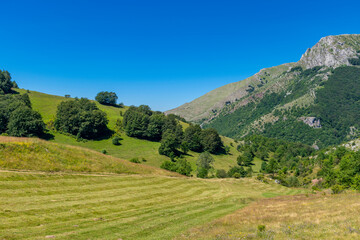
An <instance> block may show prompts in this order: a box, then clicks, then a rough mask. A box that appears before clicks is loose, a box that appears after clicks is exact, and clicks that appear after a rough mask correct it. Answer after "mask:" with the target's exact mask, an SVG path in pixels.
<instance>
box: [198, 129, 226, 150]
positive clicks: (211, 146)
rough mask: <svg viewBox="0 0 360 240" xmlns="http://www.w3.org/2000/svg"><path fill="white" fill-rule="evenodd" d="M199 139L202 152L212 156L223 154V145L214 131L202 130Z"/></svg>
mask: <svg viewBox="0 0 360 240" xmlns="http://www.w3.org/2000/svg"><path fill="white" fill-rule="evenodd" d="M200 139H201V144H202V146H203V148H204V151H207V152H210V153H214V154H216V153H221V152H223V147H224V144H223V142H222V141H221V138H220V136H219V134H218V132H217V131H216V130H215V129H213V128H209V129H205V130H203V131H202V132H201V135H200Z"/></svg>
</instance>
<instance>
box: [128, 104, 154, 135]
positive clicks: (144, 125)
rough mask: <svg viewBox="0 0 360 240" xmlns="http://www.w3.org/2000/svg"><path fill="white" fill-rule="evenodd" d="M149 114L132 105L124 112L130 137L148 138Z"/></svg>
mask: <svg viewBox="0 0 360 240" xmlns="http://www.w3.org/2000/svg"><path fill="white" fill-rule="evenodd" d="M149 120H150V119H149V115H147V114H145V113H143V112H141V111H139V109H138V108H136V107H130V108H129V109H128V110H127V111H126V112H125V114H124V118H123V125H124V130H125V133H126V135H128V136H129V137H137V138H146V137H147V136H148V134H147V131H148V125H149Z"/></svg>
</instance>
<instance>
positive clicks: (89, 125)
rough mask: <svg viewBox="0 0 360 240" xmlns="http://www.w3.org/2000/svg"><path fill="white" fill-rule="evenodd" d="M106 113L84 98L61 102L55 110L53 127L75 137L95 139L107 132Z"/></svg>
mask: <svg viewBox="0 0 360 240" xmlns="http://www.w3.org/2000/svg"><path fill="white" fill-rule="evenodd" d="M107 123H108V120H107V118H106V114H105V113H104V112H103V111H101V110H99V109H98V108H97V107H96V104H95V103H94V102H91V101H90V100H88V99H86V98H81V99H74V100H70V101H64V102H61V103H60V104H59V105H58V109H57V112H56V120H55V123H54V125H55V128H56V130H58V131H61V132H65V133H69V134H71V135H74V136H76V137H77V138H85V139H95V138H98V137H101V136H103V135H104V134H106V133H107V132H108V128H107Z"/></svg>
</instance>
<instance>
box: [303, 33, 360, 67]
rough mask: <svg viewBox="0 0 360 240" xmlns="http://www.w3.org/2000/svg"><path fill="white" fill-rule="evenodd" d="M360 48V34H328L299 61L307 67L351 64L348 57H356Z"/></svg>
mask: <svg viewBox="0 0 360 240" xmlns="http://www.w3.org/2000/svg"><path fill="white" fill-rule="evenodd" d="M359 49H360V34H351V35H339V36H327V37H323V38H321V39H320V41H319V42H318V43H317V44H316V45H315V46H314V47H312V48H309V49H308V50H307V51H306V52H305V53H304V54H303V55H302V57H301V59H300V61H299V63H300V64H302V65H304V66H305V67H306V68H313V67H315V66H326V67H334V68H335V67H339V66H341V65H350V64H349V61H348V59H349V58H353V57H356V53H357V51H358V50H359Z"/></svg>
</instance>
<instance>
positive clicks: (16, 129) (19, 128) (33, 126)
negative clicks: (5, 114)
mask: <svg viewBox="0 0 360 240" xmlns="http://www.w3.org/2000/svg"><path fill="white" fill-rule="evenodd" d="M44 130H45V124H44V122H43V120H42V118H41V115H40V114H39V113H38V112H35V111H33V110H32V109H30V108H28V107H25V106H24V107H20V108H18V109H16V110H15V111H13V112H12V113H11V116H10V119H9V123H8V130H7V132H8V134H9V135H11V136H15V137H33V136H41V135H42V134H43V133H44Z"/></svg>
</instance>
